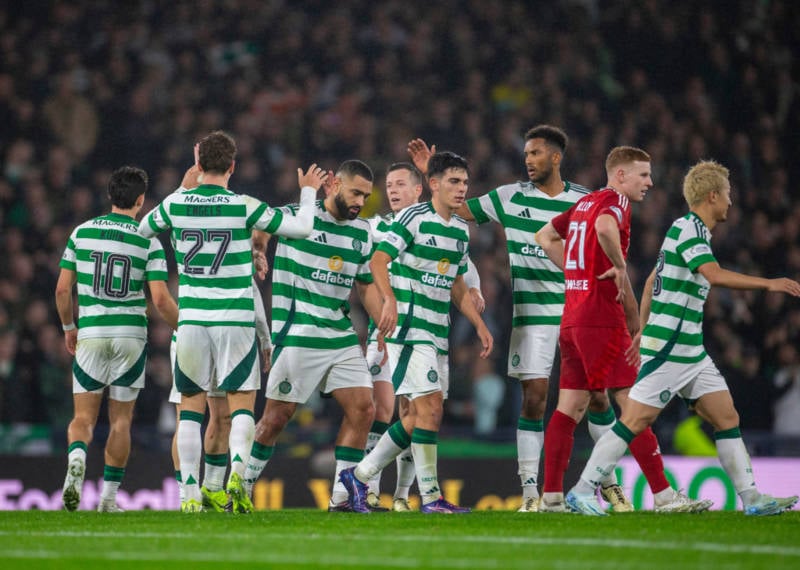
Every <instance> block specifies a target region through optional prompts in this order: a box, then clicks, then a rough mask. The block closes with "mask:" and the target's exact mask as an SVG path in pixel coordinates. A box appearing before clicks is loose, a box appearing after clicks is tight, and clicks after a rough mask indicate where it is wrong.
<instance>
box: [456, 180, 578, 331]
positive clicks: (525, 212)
mask: <svg viewBox="0 0 800 570" xmlns="http://www.w3.org/2000/svg"><path fill="white" fill-rule="evenodd" d="M589 192H590V191H589V189H587V188H585V187H583V186H580V185H579V184H574V183H572V182H565V183H564V191H563V192H562V193H561V194H558V195H557V196H554V197H552V198H551V197H550V196H548V195H547V194H545V193H544V192H542V191H541V190H539V189H538V188H537V187H536V186H535V185H534V184H532V183H531V182H517V183H515V184H506V185H505V186H500V187H499V188H496V189H494V190H491V191H489V192H487V193H486V194H484V195H483V196H479V197H477V198H471V199H469V200H467V206H468V207H469V210H470V212H471V213H472V215H473V216H474V217H475V221H476V222H477V223H479V224H483V223H486V222H488V221H494V222H497V223H499V224H500V225H501V226H503V229H504V230H505V235H506V247H507V248H508V259H509V264H510V265H511V290H512V292H513V303H514V314H513V320H512V326H513V327H521V326H529V325H558V324H560V323H561V314H562V313H563V309H564V273H563V272H562V271H561V270H560V269H559V268H558V267H556V265H555V264H554V263H553V262H552V261H550V260H549V259H548V258H547V255H546V254H545V252H544V250H542V248H541V247H539V245H538V244H537V243H536V240H535V239H534V237H533V236H534V234H535V233H536V232H538V231H539V230H540V229H541V228H543V227H544V226H545V224H547V222H549V221H550V220H551V219H552V218H553V217H555V216H556V215H558V214H560V213H561V212H564V211H566V210H568V209H569V208H570V207H571V206H572V205H573V204H574V203H575V202H577V201H578V200H580V199H581V198H583V197H584V196H585V195H586V194H589Z"/></svg>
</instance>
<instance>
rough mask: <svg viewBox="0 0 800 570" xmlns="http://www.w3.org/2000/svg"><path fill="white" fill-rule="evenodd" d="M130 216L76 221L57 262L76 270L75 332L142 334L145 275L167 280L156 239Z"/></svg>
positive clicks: (88, 335) (144, 334)
mask: <svg viewBox="0 0 800 570" xmlns="http://www.w3.org/2000/svg"><path fill="white" fill-rule="evenodd" d="M138 227H139V224H138V223H137V222H136V221H135V220H134V219H133V218H131V217H130V216H125V215H121V214H115V213H110V214H106V215H104V216H100V217H97V218H94V219H91V220H88V221H87V222H84V223H83V224H81V225H79V226H78V227H76V228H75V229H74V230H73V232H72V234H71V235H70V238H69V241H68V242H67V248H66V250H65V251H64V256H63V257H62V259H61V263H60V266H61V267H63V268H65V269H70V270H73V271H75V272H76V275H77V288H78V315H79V316H78V329H79V330H78V338H79V339H85V338H121V337H132V338H146V337H147V317H146V311H147V300H146V298H145V294H144V283H145V281H147V280H163V281H166V280H167V277H168V275H167V264H166V258H165V256H164V250H163V248H162V247H161V244H160V243H159V242H158V240H155V239H148V238H145V237H142V236H141V235H139V234H138V233H137V230H138Z"/></svg>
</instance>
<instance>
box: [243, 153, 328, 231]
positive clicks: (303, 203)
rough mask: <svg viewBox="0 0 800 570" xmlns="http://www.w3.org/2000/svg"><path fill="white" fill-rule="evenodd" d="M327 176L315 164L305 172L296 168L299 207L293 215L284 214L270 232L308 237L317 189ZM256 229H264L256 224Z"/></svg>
mask: <svg viewBox="0 0 800 570" xmlns="http://www.w3.org/2000/svg"><path fill="white" fill-rule="evenodd" d="M327 177H328V173H327V172H325V170H323V169H322V168H320V167H319V166H317V165H316V164H312V165H311V166H310V167H309V168H308V170H307V171H306V172H303V169H302V168H298V169H297V182H298V184H299V185H300V208H299V209H298V210H297V213H296V214H295V215H293V216H292V215H285V216H283V218H282V219H281V222H280V225H279V226H278V227H277V228H275V229H270V230H269V231H271V232H272V233H274V234H276V235H279V236H283V237H287V238H290V239H303V238H305V237H308V235H309V234H310V233H311V231H312V230H313V229H314V209H315V207H316V205H315V201H316V199H317V191H318V190H319V187H320V186H322V183H323V182H325V180H326V179H327ZM256 229H264V228H263V227H260V226H257V227H256Z"/></svg>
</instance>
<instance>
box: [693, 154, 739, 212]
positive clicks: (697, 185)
mask: <svg viewBox="0 0 800 570" xmlns="http://www.w3.org/2000/svg"><path fill="white" fill-rule="evenodd" d="M728 176H729V171H728V169H727V168H725V167H724V166H722V165H721V164H720V163H718V162H714V161H713V160H701V161H700V162H698V163H697V164H695V165H694V166H692V167H691V168H690V169H689V172H687V173H686V176H685V177H684V179H683V197H684V198H685V199H686V203H687V204H689V207H690V208H693V207H694V206H697V205H698V204H700V203H701V202H703V201H704V200H705V199H706V197H707V196H708V195H709V194H711V193H712V192H714V191H720V190H722V187H723V186H724V185H725V182H726V181H727V180H728Z"/></svg>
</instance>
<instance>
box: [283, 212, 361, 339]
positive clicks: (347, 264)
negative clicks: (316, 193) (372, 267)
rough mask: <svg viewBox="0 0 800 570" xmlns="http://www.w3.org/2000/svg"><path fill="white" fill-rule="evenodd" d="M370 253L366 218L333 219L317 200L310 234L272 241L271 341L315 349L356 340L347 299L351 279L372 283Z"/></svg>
mask: <svg viewBox="0 0 800 570" xmlns="http://www.w3.org/2000/svg"><path fill="white" fill-rule="evenodd" d="M295 208H296V206H295V205H292V206H287V207H286V209H287V210H289V211H291V210H294V209H295ZM371 253H372V236H371V233H370V226H369V223H368V222H367V220H364V219H361V218H356V219H355V220H337V219H336V218H334V217H333V216H332V215H331V214H330V213H328V211H327V210H326V209H325V205H324V203H323V202H322V201H319V202H317V207H316V211H315V215H314V229H313V231H312V232H311V235H309V236H308V237H307V238H305V239H287V238H280V240H279V241H278V247H277V249H276V251H275V259H274V261H273V266H272V331H273V332H272V343H273V344H274V345H275V346H276V347H278V346H300V347H305V348H320V349H340V348H346V347H350V346H357V345H358V344H359V339H358V335H356V332H355V330H354V329H353V323H352V321H351V320H350V314H349V313H350V304H349V302H348V299H349V297H350V292H351V291H352V289H353V286H354V285H355V282H356V281H361V282H363V283H372V274H371V273H370V271H369V258H370V254H371Z"/></svg>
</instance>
